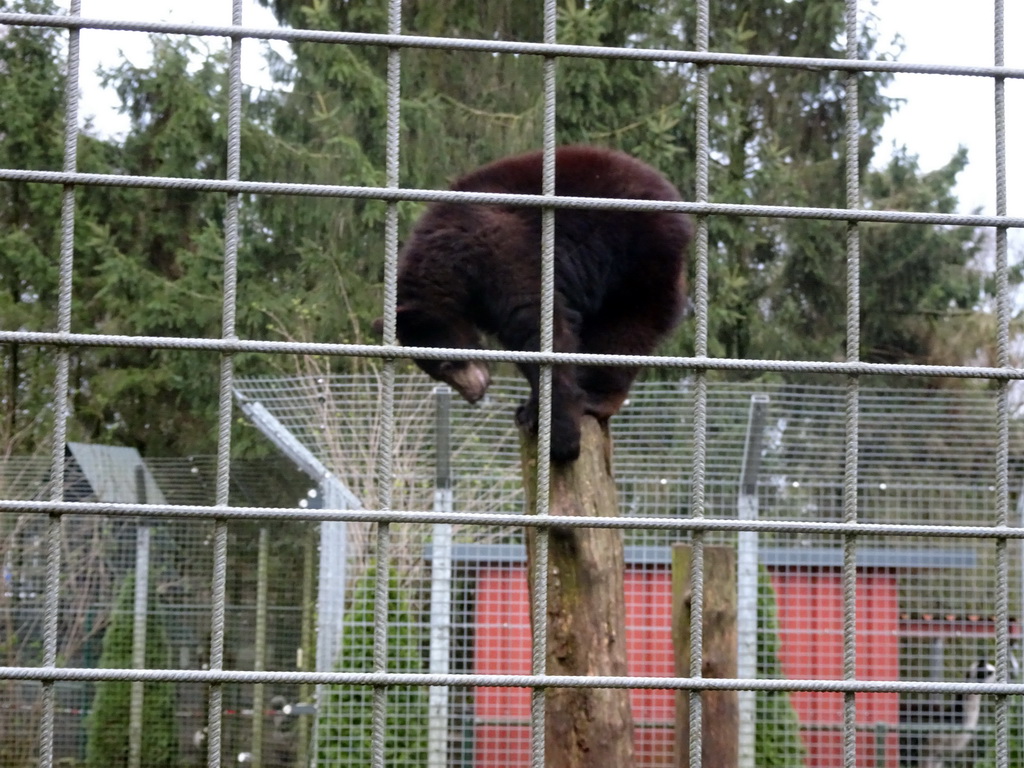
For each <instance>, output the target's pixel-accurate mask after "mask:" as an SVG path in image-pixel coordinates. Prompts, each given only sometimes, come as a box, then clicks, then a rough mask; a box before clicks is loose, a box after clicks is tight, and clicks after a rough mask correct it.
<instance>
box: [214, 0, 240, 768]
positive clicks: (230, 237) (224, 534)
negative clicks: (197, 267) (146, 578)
mask: <svg viewBox="0 0 1024 768" xmlns="http://www.w3.org/2000/svg"><path fill="white" fill-rule="evenodd" d="M231 22H232V24H234V25H237V26H239V27H240V26H241V25H242V0H232V4H231ZM227 117H228V125H227V174H226V177H227V180H228V181H237V180H238V179H239V178H240V177H241V166H242V163H241V154H242V38H241V37H238V36H235V37H232V38H231V48H230V57H229V60H228V112H227ZM239 203H240V200H239V196H238V195H237V194H229V195H228V197H227V201H226V208H225V213H224V267H223V274H224V278H223V279H224V295H223V297H222V302H221V338H223V339H235V338H237V335H236V333H235V317H236V305H237V300H238V295H237V294H238V245H239V221H238V213H239ZM233 391H234V358H233V356H232V355H231V354H230V353H226V354H222V356H221V359H220V390H219V393H218V403H217V483H216V494H215V504H216V506H217V507H221V508H224V507H227V506H228V504H229V503H230V486H231V418H232V414H233V411H232V408H233V396H232V395H233ZM227 572H228V521H227V520H226V519H224V518H220V517H218V518H217V519H216V520H214V528H213V577H212V585H211V602H212V608H211V611H210V669H216V670H220V669H223V667H224V635H225V624H226V614H225V607H226V600H227ZM207 706H208V709H207V726H206V732H207V737H206V763H207V765H208V766H209V768H219V767H220V764H221V753H222V750H223V719H224V689H223V687H222V686H221V685H219V684H213V685H211V686H210V691H209V704H208V705H207Z"/></svg>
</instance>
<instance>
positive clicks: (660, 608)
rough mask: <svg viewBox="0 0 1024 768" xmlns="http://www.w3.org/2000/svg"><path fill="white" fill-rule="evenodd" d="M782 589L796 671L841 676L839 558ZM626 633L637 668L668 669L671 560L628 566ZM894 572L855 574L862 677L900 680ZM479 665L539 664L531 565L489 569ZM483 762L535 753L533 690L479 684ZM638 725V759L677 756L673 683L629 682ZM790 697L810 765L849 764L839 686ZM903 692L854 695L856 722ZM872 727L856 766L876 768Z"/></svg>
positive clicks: (804, 675)
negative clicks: (643, 686)
mask: <svg viewBox="0 0 1024 768" xmlns="http://www.w3.org/2000/svg"><path fill="white" fill-rule="evenodd" d="M772 580H773V583H774V586H775V590H776V594H777V598H778V616H779V627H780V657H781V661H782V667H783V671H784V672H785V674H786V676H787V677H790V678H798V679H812V680H813V679H841V678H842V676H843V618H842V617H843V601H842V578H841V576H840V574H839V572H838V571H837V570H835V569H827V570H817V569H815V570H810V569H796V568H790V569H781V570H777V571H775V572H774V573H773V575H772ZM625 589H626V616H627V625H628V626H629V629H628V630H627V633H626V644H627V659H628V670H629V674H631V675H637V676H642V677H670V676H672V675H673V674H674V659H673V652H672V634H671V632H672V605H671V579H670V573H669V570H668V569H667V568H631V569H629V570H628V571H627V573H626V579H625ZM898 595H899V593H898V586H897V583H896V578H895V575H894V574H892V573H890V572H885V571H862V572H861V573H860V574H859V575H858V579H857V627H856V632H857V637H856V641H857V677H858V678H859V679H862V680H897V679H899V666H898V664H899V653H898V651H899V649H898V642H899V636H898V629H899V605H898ZM476 605H477V608H476V611H477V613H476V648H475V656H476V672H477V673H480V674H527V673H528V672H529V670H530V620H529V606H528V601H527V590H526V575H525V569H524V568H522V567H517V568H509V567H494V568H487V569H484V570H483V571H481V573H480V577H479V580H478V594H477V601H476ZM475 696H476V717H477V719H478V722H479V723H480V725H479V726H478V727H477V731H476V760H475V765H476V766H478V768H514V767H515V766H526V765H528V764H529V758H528V752H529V747H528V743H529V726H528V722H529V704H530V696H529V691H527V690H524V689H518V688H479V689H477V691H476V694H475ZM631 701H632V705H633V716H634V719H635V721H636V724H637V731H636V749H637V758H638V763H639V764H640V765H643V766H665V767H666V768H667V767H668V766H671V765H672V750H673V741H674V735H673V721H674V712H675V702H674V693H673V692H672V691H660V690H634V691H632V692H631ZM792 701H793V706H794V708H795V710H796V713H797V716H798V717H799V719H800V722H801V723H802V724H803V726H804V744H805V746H806V747H807V765H808V766H814V767H815V768H819V767H820V768H832V766H841V765H842V732H841V726H842V718H843V715H842V710H843V697H842V695H841V694H835V693H815V692H807V693H794V694H793V695H792ZM898 717H899V698H898V695H896V694H888V693H872V694H859V695H858V696H857V722H858V723H859V724H862V725H864V726H873V725H874V724H876V723H886V724H889V725H890V726H895V725H897V723H898ZM877 755H878V750H877V745H876V744H875V735H874V732H873V729H871V728H869V727H866V728H865V730H864V731H862V732H860V733H858V739H857V765H858V766H861V765H862V766H865V768H868V767H869V766H870V768H875V766H877V765H878V762H877V759H878V758H877ZM885 755H886V765H888V766H896V765H897V757H898V754H897V744H896V736H895V728H893V729H892V732H891V735H890V737H889V741H888V743H887V744H886V745H885Z"/></svg>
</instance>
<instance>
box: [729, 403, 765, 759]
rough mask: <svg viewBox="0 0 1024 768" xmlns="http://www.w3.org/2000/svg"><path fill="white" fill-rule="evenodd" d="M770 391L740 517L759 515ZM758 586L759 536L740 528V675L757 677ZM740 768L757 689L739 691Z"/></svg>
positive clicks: (759, 414)
mask: <svg viewBox="0 0 1024 768" xmlns="http://www.w3.org/2000/svg"><path fill="white" fill-rule="evenodd" d="M768 402H769V399H768V395H763V394H758V395H752V396H751V398H750V415H749V417H748V419H747V440H746V445H745V448H744V452H743V467H742V469H741V470H740V489H739V493H738V494H737V498H736V504H737V516H738V517H739V519H740V520H756V519H757V517H758V506H757V505H758V502H757V477H758V473H759V471H760V469H761V445H762V443H763V441H764V424H765V417H766V415H767V412H768ZM757 586H758V539H757V533H756V532H754V531H740V532H739V533H738V534H737V542H736V642H737V649H736V651H737V654H736V675H737V676H738V677H741V678H754V677H757V632H758V626H757ZM737 703H738V706H739V716H740V722H739V768H755V765H754V751H755V742H756V736H757V722H756V714H757V712H756V710H757V692H756V691H738V702H737Z"/></svg>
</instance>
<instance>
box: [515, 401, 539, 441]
mask: <svg viewBox="0 0 1024 768" xmlns="http://www.w3.org/2000/svg"><path fill="white" fill-rule="evenodd" d="M538 420H539V416H538V415H537V401H536V400H534V399H533V398H531V399H529V400H524V401H523V402H522V403H520V405H519V407H518V408H516V424H517V425H519V427H520V428H522V429H526V430H529V431H530V432H531V433H533V434H537V422H538Z"/></svg>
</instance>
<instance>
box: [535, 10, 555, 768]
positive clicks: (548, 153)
mask: <svg viewBox="0 0 1024 768" xmlns="http://www.w3.org/2000/svg"><path fill="white" fill-rule="evenodd" d="M557 21H558V4H557V2H556V0H544V42H545V43H547V44H552V43H554V42H555V40H556V34H557ZM557 68H558V60H557V59H556V58H554V57H547V58H545V59H544V63H543V78H544V117H543V121H544V122H543V138H542V145H543V160H542V163H543V168H542V177H541V195H542V197H544V198H545V199H547V200H549V201H550V200H551V199H552V198H554V196H555V173H556V170H555V145H556V143H557V139H556V131H555V116H556V111H555V106H556V100H555V88H556V85H557ZM540 251H541V253H540V257H541V259H540V261H541V295H540V317H539V318H538V320H539V322H540V351H542V352H552V351H553V350H554V328H555V209H554V208H551V207H545V208H542V209H541V242H540ZM551 379H552V367H551V365H549V364H545V365H542V366H541V367H540V371H539V381H538V385H539V391H538V401H537V410H538V413H537V488H536V494H535V496H534V498H535V499H536V506H535V509H534V513H535V514H536V515H537V516H540V517H547V516H548V515H549V514H550V512H551ZM549 533H550V530H549V529H547V528H538V529H537V535H536V541H535V546H534V573H533V594H534V596H533V605H532V606H531V609H532V611H533V615H532V617H531V619H532V621H531V622H530V623H531V626H532V627H533V638H532V640H533V646H532V649H531V659H530V669H531V670H532V672H533V674H535V675H540V676H543V675H546V674H547V664H548V662H547V659H548V557H549V549H550V547H549V545H550V536H549ZM546 720H547V689H546V688H535V689H533V690H532V691H531V693H530V764H531V765H532V766H533V768H545V763H546V757H545V737H546V731H545V725H546Z"/></svg>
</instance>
